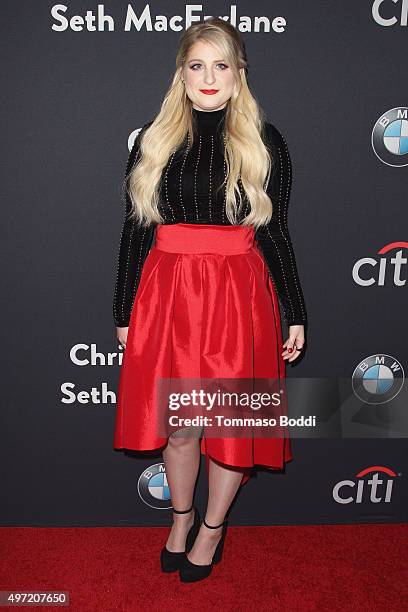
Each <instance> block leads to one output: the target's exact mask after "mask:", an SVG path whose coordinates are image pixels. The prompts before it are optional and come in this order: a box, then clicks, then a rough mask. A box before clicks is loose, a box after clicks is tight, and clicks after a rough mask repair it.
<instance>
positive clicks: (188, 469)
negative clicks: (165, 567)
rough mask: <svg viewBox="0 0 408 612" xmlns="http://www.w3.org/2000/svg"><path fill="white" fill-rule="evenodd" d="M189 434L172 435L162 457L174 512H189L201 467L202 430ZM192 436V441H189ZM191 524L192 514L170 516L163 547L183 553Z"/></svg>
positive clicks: (198, 429)
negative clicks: (167, 534)
mask: <svg viewBox="0 0 408 612" xmlns="http://www.w3.org/2000/svg"><path fill="white" fill-rule="evenodd" d="M189 431H190V434H189V435H187V436H182V435H180V436H178V435H177V433H174V434H171V435H170V436H169V440H168V444H167V446H166V448H165V449H164V451H163V453H162V454H163V459H164V464H165V467H166V476H167V482H168V485H169V488H170V494H171V502H172V505H173V507H174V508H175V509H176V510H187V508H190V506H191V504H192V501H193V495H194V487H195V483H196V480H197V474H198V468H199V466H200V438H199V433H200V431H201V428H196V431H195V433H194V432H192V431H191V429H190V430H189ZM193 433H194V435H195V437H192V435H193ZM193 521H194V512H193V511H191V512H188V513H187V514H175V513H173V525H172V528H171V531H170V535H169V537H168V540H167V544H166V547H167V549H168V550H169V551H170V552H181V551H183V550H184V549H185V546H186V537H187V533H188V531H189V529H190V527H191V526H192V524H193Z"/></svg>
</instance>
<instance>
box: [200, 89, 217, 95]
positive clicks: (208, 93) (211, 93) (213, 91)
mask: <svg viewBox="0 0 408 612" xmlns="http://www.w3.org/2000/svg"><path fill="white" fill-rule="evenodd" d="M200 91H201V92H202V93H204V94H207V95H208V96H213V95H214V94H216V93H218V89H200Z"/></svg>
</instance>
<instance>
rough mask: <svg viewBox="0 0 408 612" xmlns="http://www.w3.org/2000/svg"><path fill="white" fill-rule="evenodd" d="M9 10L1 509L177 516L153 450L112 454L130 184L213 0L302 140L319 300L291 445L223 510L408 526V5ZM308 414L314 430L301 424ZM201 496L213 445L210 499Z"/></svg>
mask: <svg viewBox="0 0 408 612" xmlns="http://www.w3.org/2000/svg"><path fill="white" fill-rule="evenodd" d="M0 11H1V14H2V19H1V22H2V39H3V45H2V61H3V64H4V70H3V74H4V75H5V76H4V77H3V85H4V88H3V103H2V112H1V113H2V120H3V121H2V124H3V127H2V138H1V145H0V146H1V148H2V153H3V155H2V160H3V163H2V175H3V176H2V192H3V207H2V211H3V228H4V231H3V239H2V251H3V255H4V257H3V262H4V265H3V300H2V309H3V317H2V319H3V338H4V339H3V365H2V375H3V380H2V397H3V402H2V409H1V416H0V418H1V432H2V444H1V455H2V456H1V466H2V469H1V485H2V486H1V488H2V503H1V505H0V524H1V525H3V526H5V525H16V526H17V525H26V526H29V525H44V526H59V525H79V526H81V525H84V526H86V525H112V526H122V525H165V524H168V522H169V519H170V517H171V499H170V495H169V489H168V485H167V481H166V474H165V470H164V465H163V459H162V457H161V455H160V453H157V452H156V453H154V452H152V453H147V454H144V455H143V456H141V455H140V454H138V453H132V452H121V451H116V450H114V449H113V431H114V419H115V409H116V397H117V390H118V380H119V372H120V366H121V362H122V357H123V351H122V350H121V348H120V347H119V346H118V343H117V340H116V330H115V327H114V322H113V317H112V298H113V291H114V283H115V278H116V264H117V252H118V243H119V238H120V232H121V227H122V222H123V212H124V211H123V201H122V194H121V186H122V179H123V175H124V168H125V163H126V160H127V156H128V152H129V147H130V146H131V144H132V142H133V139H134V137H135V135H136V134H137V132H138V130H139V129H140V128H141V126H142V125H144V124H145V123H146V122H148V121H151V120H153V119H154V117H155V115H156V114H157V113H158V111H159V108H160V104H161V102H162V99H163V96H164V94H165V92H166V90H167V88H168V87H169V84H170V81H171V77H172V75H173V72H174V69H175V54H176V50H177V46H178V40H179V36H180V34H181V33H182V32H183V31H184V30H185V29H186V28H187V27H188V26H189V25H191V24H192V23H194V22H196V21H201V20H203V19H205V18H206V17H208V16H211V15H217V16H220V17H223V18H225V19H227V20H229V21H230V22H231V23H233V24H234V25H235V26H236V27H237V28H238V29H239V31H240V32H241V33H242V36H243V38H244V41H245V45H246V50H247V54H248V61H249V74H248V79H249V84H250V87H251V89H252V91H253V93H254V95H255V96H256V98H257V100H258V102H259V104H260V105H261V107H262V108H263V109H264V111H265V112H266V115H267V117H268V120H269V121H270V122H271V123H273V124H275V125H276V126H277V127H278V129H279V130H280V131H281V133H282V134H283V135H284V137H285V139H286V141H287V143H288V146H289V151H290V153H291V158H292V165H293V186H292V192H291V200H290V207H289V229H290V232H291V237H292V241H293V245H294V248H295V253H296V259H297V264H298V269H299V275H300V278H301V281H302V286H303V290H304V294H305V300H306V304H307V307H308V316H309V327H308V332H307V346H306V350H305V352H304V354H303V356H302V358H301V359H299V360H298V361H297V363H296V364H293V365H288V366H287V382H288V395H289V399H290V400H291V401H290V402H289V413H290V414H292V416H293V418H294V422H293V423H291V426H292V425H293V429H292V432H293V435H292V451H293V460H292V461H290V462H289V463H287V464H286V467H285V469H283V470H276V471H268V470H264V469H262V468H259V469H257V470H256V474H255V476H254V477H253V478H252V479H251V480H250V481H249V482H248V483H247V484H245V486H244V487H242V490H241V491H240V494H239V496H238V498H237V499H236V501H235V503H234V505H233V507H232V510H231V514H230V522H231V524H236V525H258V524H266V525H267V524H302V523H303V524H304V523H355V522H402V521H406V520H407V490H408V486H407V471H408V453H407V437H408V426H407V413H408V402H407V382H406V380H405V372H406V371H407V367H408V348H407V347H408V339H407V332H406V320H407V311H408V309H407V306H408V301H407V277H408V273H407V270H408V267H407V253H408V250H407V247H408V210H407V194H406V192H407V185H408V180H407V179H408V90H407V86H406V78H405V75H406V66H405V63H406V62H405V57H406V53H405V51H406V47H407V35H408V27H407V23H408V2H406V1H405V0H393V1H390V0H363V1H361V2H346V3H344V2H337V3H330V5H329V4H328V3H327V2H320V1H316V2H302V1H301V0H294V1H291V2H287V1H285V0H271V1H266V0H265V1H255V2H247V1H245V0H243V1H241V2H238V3H236V4H229V3H227V2H206V3H203V4H184V3H181V2H177V1H176V2H172V3H169V2H165V1H156V0H154V1H153V2H150V3H149V4H145V3H143V2H124V1H122V0H114V1H113V0H112V1H110V2H105V3H102V4H98V3H92V2H91V1H90V2H84V1H83V0H81V1H72V2H66V3H61V4H53V3H52V2H44V1H43V0H41V1H39V2H30V1H29V0H20V1H19V2H17V3H16V2H11V1H10V0H5V1H3V2H2V4H1V9H0ZM283 325H284V329H283V331H284V337H285V339H286V337H287V329H286V326H285V324H283ZM303 412H308V413H309V414H310V415H314V417H316V418H317V421H318V422H319V425H320V426H319V427H318V428H313V427H310V426H307V425H306V426H300V425H299V422H298V421H297V418H298V417H299V416H300V415H301V414H302V413H303ZM319 417H320V418H319ZM206 496H207V472H206V465H205V460H204V457H202V465H201V470H200V476H199V481H198V486H197V493H196V500H197V503H198V505H199V506H200V507H201V509H202V510H204V509H205V503H206Z"/></svg>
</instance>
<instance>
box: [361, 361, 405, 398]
mask: <svg viewBox="0 0 408 612" xmlns="http://www.w3.org/2000/svg"><path fill="white" fill-rule="evenodd" d="M404 378H405V376H404V370H403V367H402V365H401V364H400V362H399V361H398V360H397V359H395V358H394V357H391V355H384V354H378V355H371V356H370V357H366V358H365V359H363V361H361V362H360V363H359V364H358V366H357V367H356V369H355V370H354V372H353V375H352V386H353V391H354V394H355V395H356V396H357V397H358V398H359V399H360V400H361V401H363V402H366V403H367V404H385V403H386V402H389V401H391V400H392V399H394V397H396V396H397V395H398V393H399V392H400V391H401V389H402V386H403V384H404Z"/></svg>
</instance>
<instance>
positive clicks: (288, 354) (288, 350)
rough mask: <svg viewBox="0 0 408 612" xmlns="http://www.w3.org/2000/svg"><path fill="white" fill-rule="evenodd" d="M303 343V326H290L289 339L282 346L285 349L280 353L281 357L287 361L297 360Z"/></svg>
mask: <svg viewBox="0 0 408 612" xmlns="http://www.w3.org/2000/svg"><path fill="white" fill-rule="evenodd" d="M304 343H305V326H304V325H290V326H289V338H288V339H287V340H286V342H285V343H284V344H283V348H284V349H285V350H284V351H283V353H282V357H283V358H284V359H287V360H288V361H294V360H295V359H297V358H298V357H299V355H300V353H301V351H302V349H303V345H304Z"/></svg>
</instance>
